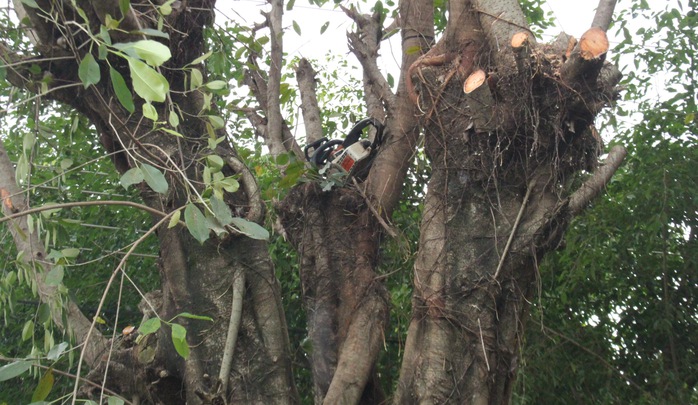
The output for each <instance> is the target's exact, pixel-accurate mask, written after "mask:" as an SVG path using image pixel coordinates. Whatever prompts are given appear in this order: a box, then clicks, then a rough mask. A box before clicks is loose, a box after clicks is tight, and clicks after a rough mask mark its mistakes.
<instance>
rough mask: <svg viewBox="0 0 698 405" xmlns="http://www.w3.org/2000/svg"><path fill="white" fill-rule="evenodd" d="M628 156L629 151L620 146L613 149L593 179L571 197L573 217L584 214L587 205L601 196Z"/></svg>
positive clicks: (570, 204) (570, 208) (570, 206)
mask: <svg viewBox="0 0 698 405" xmlns="http://www.w3.org/2000/svg"><path fill="white" fill-rule="evenodd" d="M627 154H628V151H627V150H625V148H624V147H622V146H620V145H617V146H614V147H613V148H612V149H611V151H610V152H609V153H608V157H606V161H605V162H604V164H603V166H601V167H599V168H598V169H597V170H596V171H595V172H594V174H593V175H592V176H591V178H589V179H588V180H587V181H585V182H584V184H582V186H581V187H579V189H578V190H577V191H575V192H574V193H573V194H572V195H571V196H570V203H569V210H570V213H572V215H577V214H579V213H580V212H582V210H583V209H584V208H585V207H586V206H587V204H589V203H590V202H591V201H592V200H593V199H594V198H596V197H597V196H598V195H599V194H601V192H602V191H603V190H604V188H605V187H606V185H607V184H608V182H609V181H611V177H612V176H613V174H614V173H615V172H616V171H617V170H618V168H619V167H620V165H621V163H623V159H625V156H626V155H627Z"/></svg>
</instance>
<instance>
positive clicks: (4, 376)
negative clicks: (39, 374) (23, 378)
mask: <svg viewBox="0 0 698 405" xmlns="http://www.w3.org/2000/svg"><path fill="white" fill-rule="evenodd" d="M31 366H32V362H31V361H28V360H19V361H15V362H14V363H10V364H5V365H4V366H2V367H0V381H7V380H9V379H12V378H15V377H17V376H19V375H22V374H24V372H25V371H27V370H29V368H31Z"/></svg>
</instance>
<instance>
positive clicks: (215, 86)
mask: <svg viewBox="0 0 698 405" xmlns="http://www.w3.org/2000/svg"><path fill="white" fill-rule="evenodd" d="M227 85H228V84H227V83H226V82H224V81H223V80H214V81H211V82H208V83H206V84H205V85H204V86H206V88H207V89H209V90H214V91H215V90H223V89H224V88H226V86H227Z"/></svg>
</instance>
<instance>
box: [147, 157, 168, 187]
mask: <svg viewBox="0 0 698 405" xmlns="http://www.w3.org/2000/svg"><path fill="white" fill-rule="evenodd" d="M141 169H142V170H143V179H144V180H145V182H146V183H147V184H148V186H150V188H152V189H153V191H155V192H156V193H160V194H165V193H166V192H167V189H168V184H167V179H165V175H164V174H162V172H160V170H158V169H156V168H154V167H153V166H151V165H149V164H147V163H143V164H142V165H141Z"/></svg>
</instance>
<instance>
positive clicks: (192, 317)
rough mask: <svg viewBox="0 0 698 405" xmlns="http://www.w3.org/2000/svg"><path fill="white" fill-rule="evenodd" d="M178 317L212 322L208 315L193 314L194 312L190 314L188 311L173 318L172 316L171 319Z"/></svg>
mask: <svg viewBox="0 0 698 405" xmlns="http://www.w3.org/2000/svg"><path fill="white" fill-rule="evenodd" d="M179 317H182V318H189V319H198V320H201V321H210V322H213V318H211V317H210V316H203V315H194V314H190V313H189V312H182V313H179V314H177V315H176V316H175V317H174V318H172V320H173V321H174V320H175V319H177V318H179Z"/></svg>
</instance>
